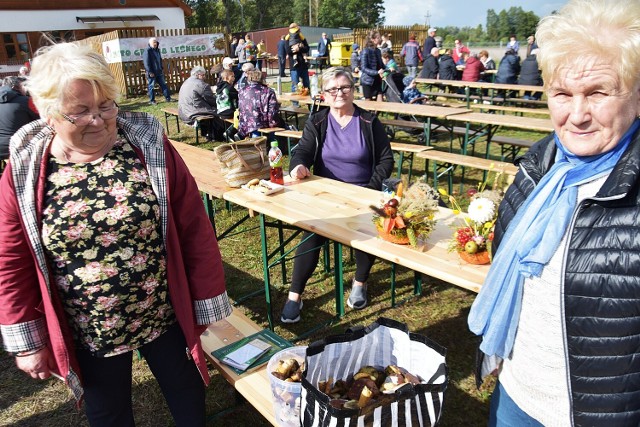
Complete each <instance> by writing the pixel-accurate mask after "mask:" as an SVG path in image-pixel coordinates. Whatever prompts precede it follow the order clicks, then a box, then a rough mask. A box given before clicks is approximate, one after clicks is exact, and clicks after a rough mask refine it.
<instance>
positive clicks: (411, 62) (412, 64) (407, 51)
mask: <svg viewBox="0 0 640 427" xmlns="http://www.w3.org/2000/svg"><path fill="white" fill-rule="evenodd" d="M400 56H404V65H406V66H407V73H408V74H409V75H410V76H411V77H415V76H416V73H417V71H418V64H419V63H420V62H421V61H422V60H423V58H424V57H423V56H422V53H420V45H418V42H416V35H415V34H414V33H411V34H409V41H408V42H406V43H405V44H404V46H402V51H400Z"/></svg>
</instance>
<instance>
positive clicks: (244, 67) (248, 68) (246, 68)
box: [242, 62, 256, 73]
mask: <svg viewBox="0 0 640 427" xmlns="http://www.w3.org/2000/svg"><path fill="white" fill-rule="evenodd" d="M255 68H256V66H255V65H253V64H252V63H251V62H245V63H244V64H242V71H244V72H245V73H246V72H247V71H251V70H255Z"/></svg>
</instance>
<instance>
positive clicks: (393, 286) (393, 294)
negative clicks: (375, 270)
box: [391, 262, 396, 307]
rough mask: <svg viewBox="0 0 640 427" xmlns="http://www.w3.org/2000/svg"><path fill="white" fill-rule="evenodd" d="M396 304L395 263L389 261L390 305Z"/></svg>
mask: <svg viewBox="0 0 640 427" xmlns="http://www.w3.org/2000/svg"><path fill="white" fill-rule="evenodd" d="M395 306H396V263H395V262H392V263H391V307H395Z"/></svg>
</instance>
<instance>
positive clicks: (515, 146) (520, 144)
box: [491, 135, 536, 161]
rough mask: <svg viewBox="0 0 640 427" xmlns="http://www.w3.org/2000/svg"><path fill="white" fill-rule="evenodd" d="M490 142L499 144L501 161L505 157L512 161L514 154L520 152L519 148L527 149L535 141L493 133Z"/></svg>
mask: <svg viewBox="0 0 640 427" xmlns="http://www.w3.org/2000/svg"><path fill="white" fill-rule="evenodd" d="M491 142H495V143H496V144H498V145H500V159H501V160H502V161H504V160H505V159H507V158H508V159H509V160H511V161H514V160H515V158H516V156H517V155H518V154H519V153H520V150H522V149H523V148H526V149H529V148H531V146H532V145H533V144H535V143H536V142H535V141H529V140H526V139H520V138H513V137H510V136H502V135H494V136H493V138H491ZM505 153H508V155H507V156H505Z"/></svg>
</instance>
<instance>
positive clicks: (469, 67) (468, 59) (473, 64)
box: [461, 53, 484, 82]
mask: <svg viewBox="0 0 640 427" xmlns="http://www.w3.org/2000/svg"><path fill="white" fill-rule="evenodd" d="M462 57H463V58H464V61H465V63H464V70H463V71H462V79H461V80H462V81H465V82H477V81H478V80H480V75H481V73H482V72H483V71H484V65H483V64H482V61H480V60H479V59H478V58H477V57H476V56H475V55H470V54H468V53H464V54H462Z"/></svg>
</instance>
